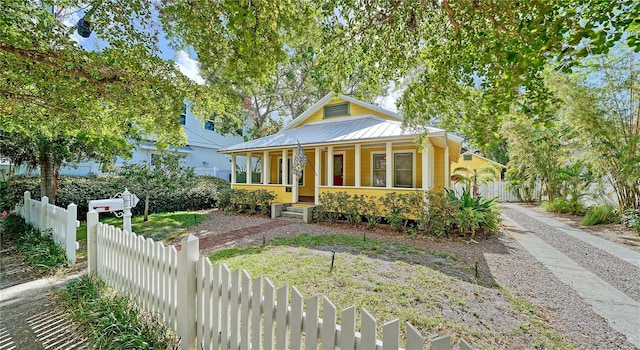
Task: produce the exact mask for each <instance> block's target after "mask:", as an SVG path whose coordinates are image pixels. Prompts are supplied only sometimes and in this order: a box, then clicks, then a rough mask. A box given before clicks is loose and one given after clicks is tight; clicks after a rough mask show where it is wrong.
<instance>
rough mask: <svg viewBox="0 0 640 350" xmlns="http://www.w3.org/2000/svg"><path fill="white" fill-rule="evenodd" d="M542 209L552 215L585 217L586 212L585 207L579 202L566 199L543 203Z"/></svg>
mask: <svg viewBox="0 0 640 350" xmlns="http://www.w3.org/2000/svg"><path fill="white" fill-rule="evenodd" d="M542 208H544V210H546V211H549V212H552V213H561V214H572V215H583V214H584V212H585V208H584V205H582V203H580V202H579V201H577V200H568V199H565V198H554V199H553V200H551V201H545V202H542Z"/></svg>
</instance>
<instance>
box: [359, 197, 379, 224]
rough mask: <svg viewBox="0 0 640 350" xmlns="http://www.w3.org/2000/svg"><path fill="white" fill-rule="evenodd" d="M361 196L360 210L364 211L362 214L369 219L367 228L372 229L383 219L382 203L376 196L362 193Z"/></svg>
mask: <svg viewBox="0 0 640 350" xmlns="http://www.w3.org/2000/svg"><path fill="white" fill-rule="evenodd" d="M361 198H362V199H361V200H362V202H361V205H360V210H361V211H362V216H364V218H365V219H366V220H367V228H369V229H371V228H373V227H374V226H375V225H377V224H379V223H380V220H382V214H381V211H380V205H379V203H378V199H377V198H376V197H368V196H367V195H362V197H361Z"/></svg>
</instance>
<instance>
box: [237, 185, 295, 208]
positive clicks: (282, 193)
mask: <svg viewBox="0 0 640 350" xmlns="http://www.w3.org/2000/svg"><path fill="white" fill-rule="evenodd" d="M231 188H233V189H239V190H252V191H255V190H267V191H269V192H273V193H275V194H276V199H274V200H273V203H287V202H291V192H287V190H286V187H285V186H277V185H275V186H274V185H258V184H255V185H254V184H251V185H247V184H232V185H231Z"/></svg>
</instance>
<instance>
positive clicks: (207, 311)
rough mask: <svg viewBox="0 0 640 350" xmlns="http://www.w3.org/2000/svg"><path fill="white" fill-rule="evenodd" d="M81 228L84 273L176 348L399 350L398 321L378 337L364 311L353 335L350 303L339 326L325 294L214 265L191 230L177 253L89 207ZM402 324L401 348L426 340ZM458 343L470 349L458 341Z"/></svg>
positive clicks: (438, 349)
mask: <svg viewBox="0 0 640 350" xmlns="http://www.w3.org/2000/svg"><path fill="white" fill-rule="evenodd" d="M87 226H88V230H87V234H88V237H87V242H88V247H87V259H88V268H89V274H90V275H97V276H98V277H100V278H101V279H103V280H104V281H105V282H107V283H108V284H109V285H110V286H112V287H113V288H115V289H116V290H118V291H119V292H122V293H127V294H129V295H131V296H132V297H133V298H134V300H135V301H136V302H137V303H138V305H140V306H141V307H142V308H144V309H146V310H147V311H149V312H151V313H154V314H157V315H159V316H160V317H161V318H162V320H163V321H164V322H165V323H166V324H167V325H168V326H170V327H171V328H173V329H174V330H176V331H177V333H178V335H179V336H180V342H181V344H180V345H181V348H182V349H234V350H236V349H243V350H244V349H247V350H248V349H254V350H256V349H302V348H303V347H304V348H305V349H318V348H320V349H335V348H336V347H340V348H341V349H362V350H398V349H401V348H400V336H399V334H400V321H399V320H397V319H396V320H393V321H390V322H388V323H386V324H384V325H383V327H382V340H380V339H378V338H377V334H376V326H377V322H376V320H375V319H374V318H373V316H371V314H370V313H369V312H367V311H366V310H364V309H362V310H361V322H360V327H359V332H358V331H356V309H355V308H354V307H351V308H348V309H345V310H342V311H341V320H342V322H341V324H338V323H337V322H336V319H337V315H338V310H337V308H336V307H335V306H334V305H333V303H332V302H331V301H330V300H329V299H327V298H326V297H323V298H321V299H320V298H319V297H317V296H314V297H311V298H308V299H306V300H305V299H304V297H303V296H302V294H301V293H300V292H299V291H298V290H297V289H296V288H295V287H291V288H289V287H287V286H285V287H281V288H278V289H276V287H275V286H274V285H273V284H272V283H271V281H269V279H267V278H263V277H258V278H255V279H252V278H251V276H249V273H247V272H246V271H243V270H236V271H234V272H233V273H232V272H230V271H229V268H228V267H227V266H226V265H224V264H215V265H213V264H211V262H210V261H209V259H208V258H207V257H200V256H199V254H200V253H199V241H198V239H197V238H196V237H194V236H192V235H189V236H188V237H185V238H184V239H183V240H182V242H181V249H180V251H176V249H175V248H174V247H173V246H165V245H164V244H163V243H161V242H154V241H153V240H151V239H144V238H143V237H141V236H137V235H135V234H133V233H129V232H126V231H122V230H120V229H118V228H115V227H113V226H110V225H105V224H101V223H99V222H98V214H97V213H95V212H90V213H88V215H87ZM321 304H322V305H321ZM320 306H322V308H321V307H320ZM321 309H322V312H320V310H321ZM406 327H407V329H406V342H405V344H406V345H405V348H406V349H408V350H422V349H424V348H425V347H424V343H425V338H424V337H423V336H422V335H421V334H420V333H419V332H418V331H417V330H416V329H415V328H413V327H412V326H411V325H410V324H407V325H406ZM319 346H320V347H319ZM459 347H460V349H463V350H467V349H472V348H471V346H470V345H469V344H467V343H466V342H465V341H464V340H461V341H460V343H459ZM451 348H452V338H451V336H449V335H446V336H442V337H439V338H435V339H432V340H431V349H434V350H450V349H451Z"/></svg>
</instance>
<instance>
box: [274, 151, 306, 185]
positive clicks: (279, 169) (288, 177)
mask: <svg viewBox="0 0 640 350" xmlns="http://www.w3.org/2000/svg"><path fill="white" fill-rule="evenodd" d="M287 164H288V165H289V171H288V173H287V179H289V183H288V184H292V183H293V164H291V158H287ZM278 183H280V184H281V183H282V158H281V157H280V158H278ZM298 186H304V170H303V171H302V176H301V177H300V180H298Z"/></svg>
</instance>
